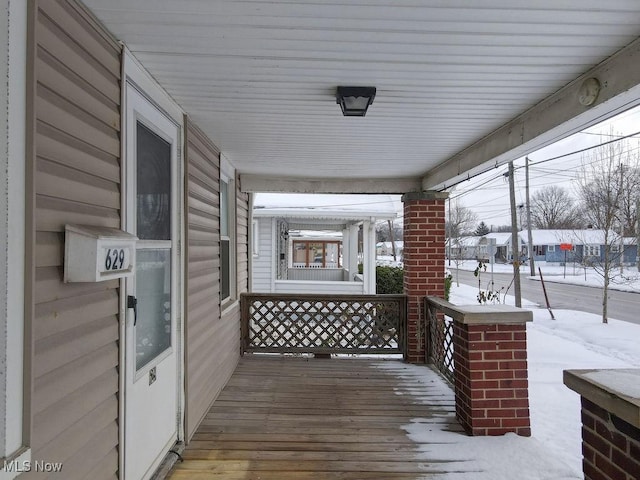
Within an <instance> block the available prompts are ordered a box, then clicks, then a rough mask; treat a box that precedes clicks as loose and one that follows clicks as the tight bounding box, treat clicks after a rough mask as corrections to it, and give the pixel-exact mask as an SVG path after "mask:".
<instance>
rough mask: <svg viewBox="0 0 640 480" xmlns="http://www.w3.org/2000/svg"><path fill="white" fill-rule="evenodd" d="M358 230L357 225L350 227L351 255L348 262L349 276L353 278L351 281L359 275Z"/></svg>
mask: <svg viewBox="0 0 640 480" xmlns="http://www.w3.org/2000/svg"><path fill="white" fill-rule="evenodd" d="M358 230H359V228H358V225H357V224H351V225H349V255H348V260H347V261H348V262H349V263H348V267H349V275H350V276H351V278H350V279H349V280H351V281H353V280H354V279H355V276H356V275H357V274H358Z"/></svg>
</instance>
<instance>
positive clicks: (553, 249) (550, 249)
mask: <svg viewBox="0 0 640 480" xmlns="http://www.w3.org/2000/svg"><path fill="white" fill-rule="evenodd" d="M555 251H556V246H555V245H547V252H555Z"/></svg>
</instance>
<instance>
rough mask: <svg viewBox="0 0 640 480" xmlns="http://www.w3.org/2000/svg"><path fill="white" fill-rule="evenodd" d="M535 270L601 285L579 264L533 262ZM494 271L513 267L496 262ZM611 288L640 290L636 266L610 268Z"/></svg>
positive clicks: (470, 264)
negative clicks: (562, 264)
mask: <svg viewBox="0 0 640 480" xmlns="http://www.w3.org/2000/svg"><path fill="white" fill-rule="evenodd" d="M445 265H446V267H447V269H448V270H450V271H451V270H453V269H455V268H456V263H455V262H453V261H452V262H451V265H449V262H446V263H445ZM477 266H478V262H477V261H475V260H465V261H462V262H458V265H457V268H459V269H460V270H468V271H474V270H475V269H476V268H477ZM535 267H536V272H537V271H538V268H540V269H541V270H542V275H543V277H544V281H545V282H554V283H570V284H572V285H585V286H590V287H602V285H603V279H602V276H601V275H600V274H599V273H597V272H596V271H595V270H594V269H593V268H591V267H587V268H585V267H582V266H580V265H577V264H576V265H574V264H572V263H570V264H568V265H567V267H566V270H565V267H564V266H561V265H557V264H548V263H546V262H536V263H535ZM490 268H491V267H490V266H489V265H487V271H490ZM520 269H521V270H522V271H523V272H524V273H525V274H527V273H529V266H528V265H524V266H521V267H520ZM493 271H494V272H495V273H513V267H512V266H511V265H506V264H502V263H496V264H494V266H493ZM528 278H533V279H535V280H539V279H540V277H539V276H538V275H537V274H536V276H535V277H528ZM609 288H610V289H612V290H621V291H625V292H640V272H638V268H637V267H635V266H634V267H625V268H624V269H623V272H622V274H621V273H620V269H619V268H617V267H616V268H614V269H612V282H611V283H610V285H609Z"/></svg>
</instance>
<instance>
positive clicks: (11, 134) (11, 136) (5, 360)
mask: <svg viewBox="0 0 640 480" xmlns="http://www.w3.org/2000/svg"><path fill="white" fill-rule="evenodd" d="M28 22H29V15H28V8H27V2H10V1H7V0H3V1H2V3H1V6H0V34H1V35H2V37H3V38H4V39H5V42H3V43H2V45H0V57H1V60H0V61H1V62H2V64H3V65H4V67H0V70H2V78H3V80H4V81H3V83H2V86H0V149H1V150H2V157H1V158H0V165H1V167H0V170H1V171H0V212H1V213H0V238H1V239H2V241H1V242H0V243H2V244H3V245H4V246H5V248H2V251H1V253H0V255H1V258H0V304H1V305H4V306H5V308H4V309H2V311H0V325H1V327H2V329H3V331H4V333H6V335H3V336H2V337H3V338H2V339H0V341H2V342H3V346H2V348H1V349H0V350H1V351H2V358H1V362H0V363H1V364H0V369H1V370H2V375H0V378H2V382H1V383H0V416H1V417H2V418H1V420H0V462H5V461H6V462H7V465H8V466H9V468H8V469H7V468H4V466H5V464H4V463H0V479H2V480H8V479H13V478H15V477H17V476H18V475H19V473H20V472H19V471H18V470H19V469H20V467H21V466H24V465H25V462H28V461H31V449H30V443H31V438H30V429H31V421H32V410H31V396H30V392H31V386H32V377H31V373H30V370H29V368H28V365H25V358H28V357H29V356H33V352H32V350H31V347H30V342H31V334H30V328H31V326H30V321H29V317H30V316H31V314H32V312H31V311H30V308H27V307H26V303H25V301H26V302H30V300H31V298H32V297H31V295H33V292H31V288H28V290H29V293H26V294H25V291H26V290H27V286H28V284H29V277H30V275H29V274H28V271H29V270H30V269H31V267H32V264H31V260H30V259H31V258H34V257H32V253H33V252H32V250H31V245H33V242H35V239H34V238H33V237H30V236H28V235H27V234H26V228H25V226H26V225H27V224H28V223H27V222H28V219H29V217H30V216H31V213H30V212H28V211H27V209H28V205H27V203H26V198H27V195H29V194H30V192H26V193H25V191H26V189H27V188H28V187H29V188H30V186H31V185H30V184H29V183H28V182H27V176H26V170H25V159H26V158H27V155H29V154H30V152H29V150H27V148H26V141H27V138H28V133H27V128H26V126H27V105H26V103H25V101H26V98H27V81H28V80H27V57H28V55H27V24H28ZM29 160H32V159H29ZM27 242H29V245H30V246H29V247H27ZM27 256H28V258H27Z"/></svg>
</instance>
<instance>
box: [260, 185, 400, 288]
mask: <svg viewBox="0 0 640 480" xmlns="http://www.w3.org/2000/svg"><path fill="white" fill-rule="evenodd" d="M384 198H385V197H382V199H378V201H377V202H376V203H375V204H374V205H372V204H371V197H369V196H358V195H350V196H349V197H348V198H345V196H341V195H331V196H318V195H279V194H257V195H256V196H255V200H254V208H253V218H254V221H253V228H254V231H255V235H254V238H255V239H256V240H255V247H254V252H253V259H252V260H253V261H252V290H253V291H254V292H274V293H305V292H307V293H309V292H313V293H352V294H368V293H371V294H374V293H376V270H375V257H376V244H375V235H376V232H375V224H376V221H378V220H391V219H394V218H396V217H397V213H396V211H395V210H396V206H395V205H394V202H393V200H392V199H391V198H390V197H388V196H387V197H386V203H385V202H384ZM305 205H306V207H305ZM359 238H361V239H362V242H360V241H359ZM358 264H362V274H359V273H358Z"/></svg>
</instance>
